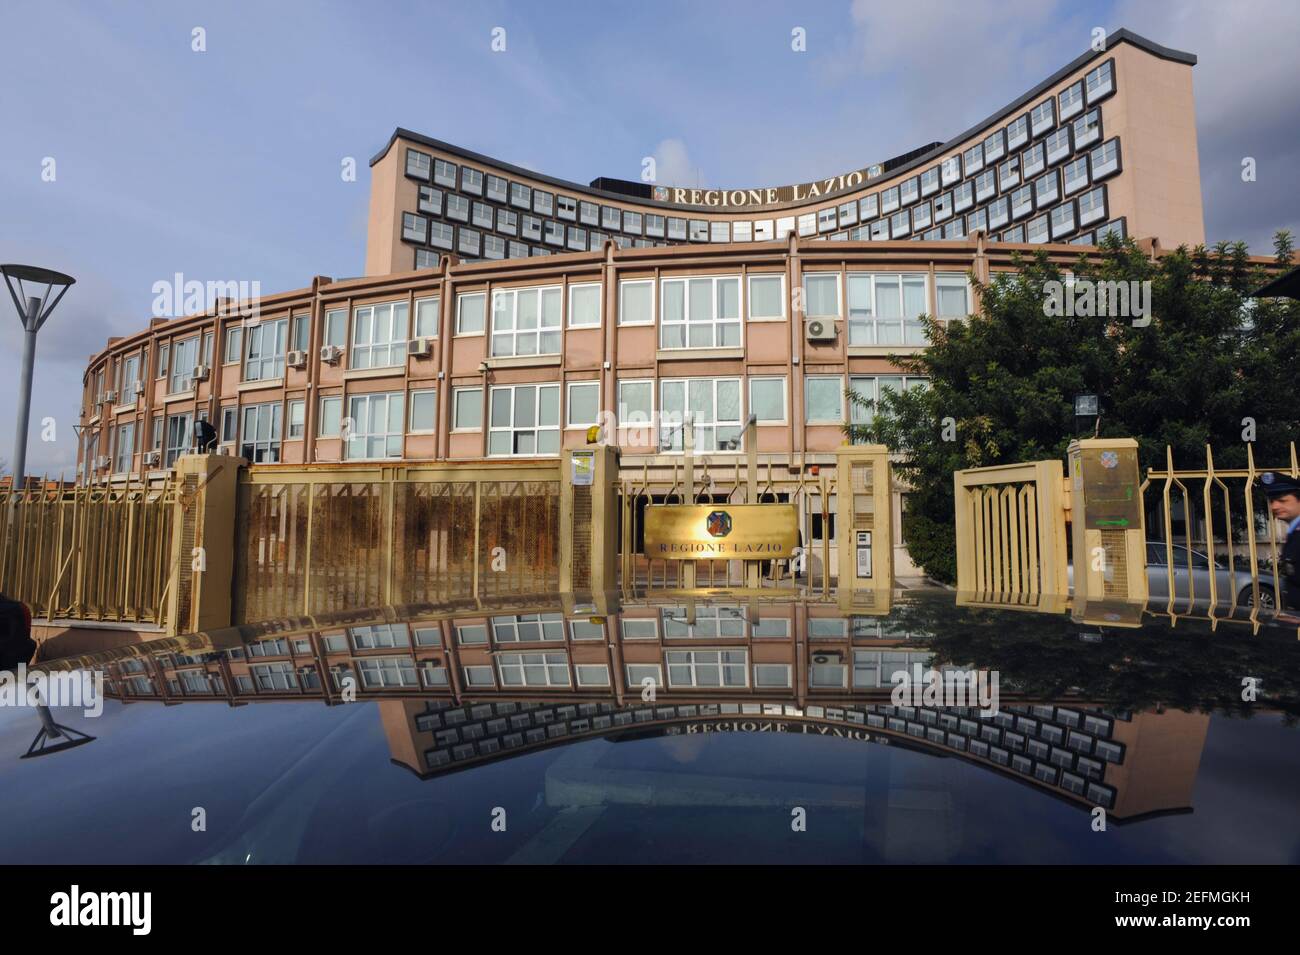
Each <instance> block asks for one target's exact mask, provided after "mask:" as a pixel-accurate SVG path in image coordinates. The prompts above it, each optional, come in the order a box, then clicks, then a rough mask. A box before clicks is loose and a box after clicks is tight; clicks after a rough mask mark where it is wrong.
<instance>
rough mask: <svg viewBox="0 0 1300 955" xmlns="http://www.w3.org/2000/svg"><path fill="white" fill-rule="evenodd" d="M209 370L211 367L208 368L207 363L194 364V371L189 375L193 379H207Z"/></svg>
mask: <svg viewBox="0 0 1300 955" xmlns="http://www.w3.org/2000/svg"><path fill="white" fill-rule="evenodd" d="M210 371H211V369H209V368H208V366H207V365H195V366H194V371H193V373H192V374H191V375H190V377H191V378H193V379H194V380H195V381H207V380H208V373H209V372H210Z"/></svg>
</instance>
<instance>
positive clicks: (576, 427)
mask: <svg viewBox="0 0 1300 955" xmlns="http://www.w3.org/2000/svg"><path fill="white" fill-rule="evenodd" d="M574 388H595V389H596V415H595V417H596V420H595V421H574V420H573V389H574ZM599 423H600V379H598V378H591V379H586V380H582V381H569V382H566V383H565V386H564V428H565V430H566V431H586V430H587V429H588V428H590V427H591V426H592V425H594V424H599Z"/></svg>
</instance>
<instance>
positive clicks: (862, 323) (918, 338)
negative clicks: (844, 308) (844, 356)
mask: <svg viewBox="0 0 1300 955" xmlns="http://www.w3.org/2000/svg"><path fill="white" fill-rule="evenodd" d="M925 287H926V277H925V276H924V275H922V274H919V273H907V272H904V273H901V274H900V273H873V272H859V273H852V272H851V273H849V275H848V290H849V344H850V345H904V344H906V345H924V344H925V343H926V338H925V329H924V328H923V327H922V325H921V321H920V316H921V315H922V314H924V313H925V312H926V289H925Z"/></svg>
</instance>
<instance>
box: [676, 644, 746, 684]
mask: <svg viewBox="0 0 1300 955" xmlns="http://www.w3.org/2000/svg"><path fill="white" fill-rule="evenodd" d="M723 654H739V655H740V657H741V658H742V659H741V661H740V662H736V661H735V660H728V661H724V660H723V659H722V656H723ZM710 657H716V661H715V660H714V659H710ZM664 667H665V668H666V669H667V671H668V686H669V687H670V688H672V689H688V690H743V689H748V688H749V651H748V650H746V649H744V648H743V647H717V648H713V647H700V648H696V647H691V648H689V649H681V650H678V649H672V650H665V651H664ZM704 667H716V668H717V670H718V682H717V683H701V682H700V678H699V672H700V670H701V669H703V668H704ZM674 668H677V669H681V668H685V669H686V670H688V671H689V673H690V679H689V680H688V681H687V682H683V683H679V682H677V681H676V680H674V679H673V669H674ZM728 669H731V670H733V671H734V670H735V669H739V670H740V675H741V676H742V677H743V678H744V682H743V683H728V682H727V680H726V674H727V670H728ZM733 675H734V674H733Z"/></svg>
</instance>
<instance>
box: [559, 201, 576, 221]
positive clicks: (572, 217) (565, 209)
mask: <svg viewBox="0 0 1300 955" xmlns="http://www.w3.org/2000/svg"><path fill="white" fill-rule="evenodd" d="M556 215H558V216H559V217H560V218H561V219H566V220H568V221H569V222H574V221H576V220H577V218H578V200H577V199H575V198H573V196H560V197H559V198H558V199H557V200H556Z"/></svg>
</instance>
